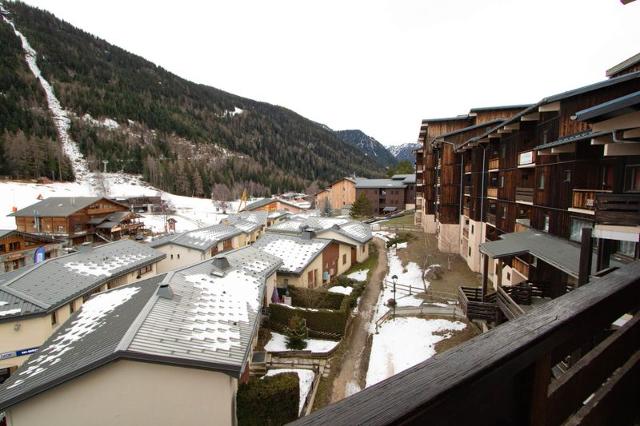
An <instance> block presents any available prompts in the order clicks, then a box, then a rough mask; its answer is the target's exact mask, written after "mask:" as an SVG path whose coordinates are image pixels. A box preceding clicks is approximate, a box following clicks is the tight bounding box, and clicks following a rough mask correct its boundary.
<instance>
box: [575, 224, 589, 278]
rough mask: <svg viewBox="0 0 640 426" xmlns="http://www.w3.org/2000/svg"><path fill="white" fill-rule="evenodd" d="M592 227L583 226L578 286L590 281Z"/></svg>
mask: <svg viewBox="0 0 640 426" xmlns="http://www.w3.org/2000/svg"><path fill="white" fill-rule="evenodd" d="M591 233H592V229H591V228H582V240H581V245H580V265H579V267H578V268H579V271H578V286H581V285H585V284H586V283H588V282H589V275H590V274H591V256H592V253H593V240H592V239H591Z"/></svg>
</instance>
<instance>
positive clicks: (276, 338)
mask: <svg viewBox="0 0 640 426" xmlns="http://www.w3.org/2000/svg"><path fill="white" fill-rule="evenodd" d="M306 341H307V347H306V348H305V350H309V351H311V352H321V353H324V352H329V351H331V350H333V348H335V347H336V346H338V343H340V342H339V341H334V340H322V339H306ZM264 350H265V351H267V352H285V351H291V350H293V349H289V348H287V336H285V335H284V334H280V333H274V332H273V331H272V332H271V340H269V342H267V344H266V345H265V346H264Z"/></svg>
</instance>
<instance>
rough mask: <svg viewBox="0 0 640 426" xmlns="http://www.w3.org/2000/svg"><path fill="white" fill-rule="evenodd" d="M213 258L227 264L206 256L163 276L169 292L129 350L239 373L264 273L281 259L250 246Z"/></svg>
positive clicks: (257, 311)
mask: <svg viewBox="0 0 640 426" xmlns="http://www.w3.org/2000/svg"><path fill="white" fill-rule="evenodd" d="M214 259H226V260H227V261H228V262H229V265H228V268H227V269H226V270H224V269H220V268H219V267H217V266H215V260H214V261H212V260H211V259H209V260H207V261H204V262H201V263H198V264H196V265H193V266H189V267H187V268H184V269H180V270H178V271H175V272H174V273H172V274H170V275H168V276H167V277H166V278H165V280H164V283H168V284H169V285H170V287H171V290H172V291H173V295H174V296H173V298H158V299H157V300H156V301H155V302H154V304H153V306H152V307H151V309H150V311H149V313H148V315H146V317H145V319H144V321H142V322H141V324H140V327H139V328H138V329H137V331H136V332H135V335H133V336H132V338H131V342H130V344H129V345H128V350H129V351H131V352H139V353H144V354H146V355H152V356H159V357H174V358H179V359H187V360H192V361H197V362H207V363H214V364H216V365H218V366H219V367H220V368H221V369H225V370H227V371H228V372H230V373H233V374H235V375H239V373H240V371H241V370H242V368H243V367H244V365H245V363H246V361H247V359H248V354H249V351H250V348H251V341H252V340H253V337H254V336H255V333H256V332H257V329H258V326H259V323H260V318H259V317H260V308H261V306H262V302H263V300H264V291H265V282H266V279H267V278H268V277H269V276H270V275H272V274H273V273H275V272H276V270H277V268H278V267H279V266H280V264H281V263H282V261H281V260H280V259H279V258H277V257H275V256H271V255H269V254H267V253H264V252H261V251H260V250H257V249H255V248H254V247H243V248H241V249H237V250H234V251H230V252H227V253H222V254H219V255H218V256H216V257H215V258H214ZM269 296H270V295H269Z"/></svg>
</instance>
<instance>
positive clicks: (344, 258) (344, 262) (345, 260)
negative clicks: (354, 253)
mask: <svg viewBox="0 0 640 426" xmlns="http://www.w3.org/2000/svg"><path fill="white" fill-rule="evenodd" d="M342 264H343V265H346V264H347V255H346V254H343V255H342Z"/></svg>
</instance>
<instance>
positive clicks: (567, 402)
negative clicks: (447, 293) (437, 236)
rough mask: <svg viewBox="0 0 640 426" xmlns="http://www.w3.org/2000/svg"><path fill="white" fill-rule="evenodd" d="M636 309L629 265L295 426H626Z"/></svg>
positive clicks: (637, 266)
mask: <svg viewBox="0 0 640 426" xmlns="http://www.w3.org/2000/svg"><path fill="white" fill-rule="evenodd" d="M463 296H464V297H463V300H464V299H466V300H468V301H470V298H469V297H468V296H467V294H466V293H464V292H463ZM467 303H468V302H467ZM469 306H471V305H470V304H467V306H466V309H467V311H468V310H469ZM639 307H640V262H635V263H632V264H629V265H625V266H623V267H622V268H620V269H618V270H616V271H614V272H612V273H610V274H608V275H606V276H604V277H602V278H598V279H595V280H594V281H593V282H591V283H589V284H586V285H584V286H581V287H579V288H577V289H576V290H574V291H571V292H569V293H567V294H565V295H563V296H561V297H559V298H557V299H554V300H552V301H550V302H548V303H546V304H544V305H540V306H538V307H536V308H535V309H532V310H531V311H530V312H528V313H526V314H524V315H521V316H520V317H518V318H516V319H514V320H512V321H509V322H507V323H504V324H502V325H500V326H498V327H496V328H494V329H492V330H490V331H489V332H487V333H484V334H481V335H479V336H476V337H474V338H473V339H471V340H469V341H467V342H465V343H462V344H461V345H459V346H456V347H454V348H452V349H450V350H448V351H446V352H443V353H440V354H438V355H437V356H435V357H432V358H430V359H428V360H426V361H424V362H422V363H420V364H418V365H416V366H414V367H411V368H409V369H408V370H405V371H403V372H401V373H399V374H397V375H395V376H392V377H390V378H389V379H387V380H384V381H382V382H380V383H378V384H376V385H375V386H371V387H369V388H366V389H364V390H362V391H361V392H358V393H356V394H354V395H352V396H350V397H348V398H346V399H344V400H342V401H340V402H338V403H336V404H333V405H330V406H328V407H326V408H324V409H321V410H318V411H316V412H314V413H312V414H311V415H309V416H307V417H303V418H301V419H299V420H297V421H296V422H294V424H296V425H355V424H366V425H399V424H403V425H409V424H411V425H418V424H428V425H559V424H569V425H574V424H610V425H624V424H634V421H635V420H637V418H638V412H639V408H638V404H637V402H638V401H637V386H638V375H639V373H640V350H639V349H640V348H639V344H638V342H639V341H640V316H639V315H637V314H636V315H635V316H632V317H631V319H630V320H629V321H627V322H626V323H625V324H624V325H622V326H612V323H613V322H614V321H616V320H617V319H618V318H620V317H621V316H622V315H623V314H625V313H629V312H636V311H637V310H638V308H639ZM559 365H562V366H563V368H562V369H559V368H557V367H558V366H559Z"/></svg>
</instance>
